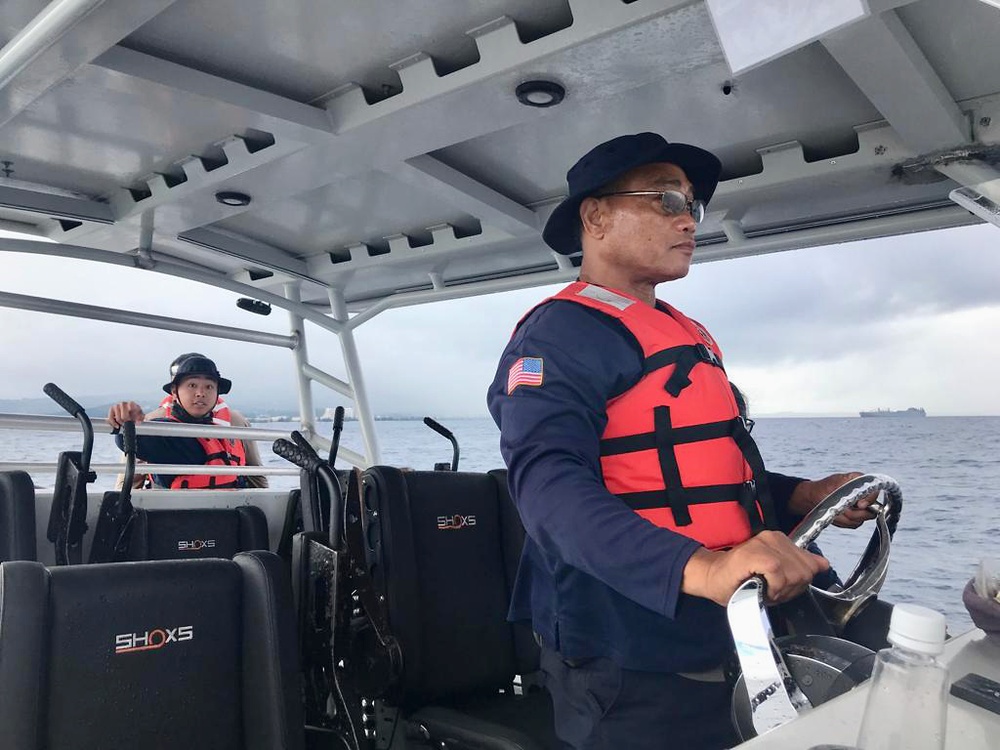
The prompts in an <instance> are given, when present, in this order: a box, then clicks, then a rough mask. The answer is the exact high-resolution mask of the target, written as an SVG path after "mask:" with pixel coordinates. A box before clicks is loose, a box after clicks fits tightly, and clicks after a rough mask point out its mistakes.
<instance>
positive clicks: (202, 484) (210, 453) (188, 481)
mask: <svg viewBox="0 0 1000 750" xmlns="http://www.w3.org/2000/svg"><path fill="white" fill-rule="evenodd" d="M173 406H174V396H173V395H169V396H167V397H166V398H164V399H163V401H161V402H160V408H162V409H163V410H164V411H165V412H166V417H167V419H169V420H171V421H172V422H180V421H181V420H179V419H177V417H175V416H174V414H173ZM212 423H213V424H217V425H220V426H222V427H229V426H230V425H231V415H230V413H229V407H228V406H227V405H226V402H225V401H223V400H222V399H221V398H220V399H219V400H218V401H217V402H216V404H215V407H214V408H213V409H212ZM196 440H197V441H198V443H199V444H200V445H201V447H202V449H204V451H205V461H204V465H205V466H246V465H247V456H246V449H245V448H244V446H243V441H242V440H228V439H225V438H214V437H213V438H196ZM228 487H239V477H238V476H236V475H235V474H233V475H228V474H215V475H209V474H187V475H178V476H176V477H174V479H173V481H172V482H171V483H170V489H172V490H181V489H194V490H205V489H223V488H228Z"/></svg>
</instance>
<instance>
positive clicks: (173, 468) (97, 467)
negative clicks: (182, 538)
mask: <svg viewBox="0 0 1000 750" xmlns="http://www.w3.org/2000/svg"><path fill="white" fill-rule="evenodd" d="M93 427H94V432H95V433H96V434H106V435H108V436H110V435H111V434H112V429H111V426H110V425H108V424H107V423H105V422H103V421H98V422H94V423H93ZM0 429H7V430H19V431H23V432H77V433H78V432H79V431H80V422H79V421H78V420H76V419H74V418H73V417H60V416H45V415H38V414H0ZM290 432H291V431H290V430H279V429H268V428H262V427H226V426H223V425H194V424H179V423H175V422H139V423H137V424H136V434H137V435H159V436H166V437H195V438H196V437H223V438H234V439H239V440H245V441H255V442H267V443H271V442H273V441H275V440H277V439H279V438H288V437H289V435H290ZM313 442H315V443H317V444H319V446H320V447H321V448H322V447H324V444H325V446H326V447H329V441H328V440H327V439H326V438H324V437H322V436H320V435H314V436H313ZM269 452H270V446H268V453H269ZM341 452H342V454H347V453H350V454H351V456H346V455H345V458H346V459H347V460H351V459H352V458H360V456H358V455H357V454H354V452H353V451H350V450H345V449H341ZM56 468H57V464H56V463H55V462H54V461H53V462H38V461H2V462H0V471H26V472H28V473H29V474H55V473H56ZM90 469H91V470H92V471H94V472H96V473H97V474H120V473H121V472H122V469H123V464H121V463H110V464H108V463H92V464H91V465H90ZM142 470H143V473H154V474H198V475H227V476H233V475H238V476H298V474H299V469H298V468H297V467H295V466H292V465H291V464H288V465H286V466H192V465H187V464H185V465H180V464H143V465H142Z"/></svg>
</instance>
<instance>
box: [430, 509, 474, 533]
mask: <svg viewBox="0 0 1000 750" xmlns="http://www.w3.org/2000/svg"><path fill="white" fill-rule="evenodd" d="M437 522H438V529H440V530H444V529H464V528H466V527H468V526H475V525H476V517H475V516H474V515H471V516H463V515H460V514H458V513H456V514H455V515H453V516H438V517H437Z"/></svg>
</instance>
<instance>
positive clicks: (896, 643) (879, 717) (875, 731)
mask: <svg viewBox="0 0 1000 750" xmlns="http://www.w3.org/2000/svg"><path fill="white" fill-rule="evenodd" d="M944 637H945V618H944V615H942V614H941V613H940V612H935V611H934V610H931V609H927V608H925V607H918V606H915V605H912V604H897V605H896V606H895V607H894V608H893V610H892V617H891V619H890V621H889V643H891V644H892V647H891V648H886V649H882V650H881V651H879V652H878V655H877V656H876V658H875V669H874V671H873V672H872V679H871V687H870V691H869V693H868V703H867V705H866V706H865V714H864V718H863V719H862V721H861V731H860V732H859V734H858V747H859V748H861V750H943V748H944V737H945V721H946V718H947V710H948V670H947V669H946V668H945V667H944V666H942V665H941V664H940V663H939V662H938V660H937V658H936V657H937V655H938V654H940V653H941V652H942V651H943V650H944Z"/></svg>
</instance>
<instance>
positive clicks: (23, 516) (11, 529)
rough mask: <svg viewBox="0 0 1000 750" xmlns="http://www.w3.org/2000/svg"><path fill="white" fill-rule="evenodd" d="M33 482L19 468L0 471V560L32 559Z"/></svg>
mask: <svg viewBox="0 0 1000 750" xmlns="http://www.w3.org/2000/svg"><path fill="white" fill-rule="evenodd" d="M37 551H38V550H37V547H36V544H35V485H34V483H33V482H32V481H31V477H30V476H28V474H27V473H26V472H23V471H0V562H6V561H8V560H35V559H36V556H37Z"/></svg>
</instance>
